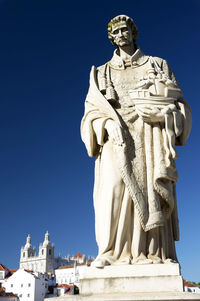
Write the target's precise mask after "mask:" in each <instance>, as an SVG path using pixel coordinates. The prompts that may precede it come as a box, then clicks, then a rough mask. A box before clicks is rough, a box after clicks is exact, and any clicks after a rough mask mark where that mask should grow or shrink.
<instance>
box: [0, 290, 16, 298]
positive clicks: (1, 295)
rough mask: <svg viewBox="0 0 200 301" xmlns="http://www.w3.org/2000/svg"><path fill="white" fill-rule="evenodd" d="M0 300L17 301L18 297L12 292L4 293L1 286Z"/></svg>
mask: <svg viewBox="0 0 200 301" xmlns="http://www.w3.org/2000/svg"><path fill="white" fill-rule="evenodd" d="M0 300H1V301H19V297H18V296H16V295H14V294H13V293H6V292H5V290H4V289H3V288H0Z"/></svg>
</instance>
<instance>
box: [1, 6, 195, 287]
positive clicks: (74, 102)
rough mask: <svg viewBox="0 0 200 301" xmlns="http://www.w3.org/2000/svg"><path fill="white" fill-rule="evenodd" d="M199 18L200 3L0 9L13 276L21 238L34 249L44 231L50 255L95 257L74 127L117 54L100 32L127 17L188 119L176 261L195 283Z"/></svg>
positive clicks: (4, 192)
mask: <svg viewBox="0 0 200 301" xmlns="http://www.w3.org/2000/svg"><path fill="white" fill-rule="evenodd" d="M199 11H200V1H199V0H190V1H181V0H180V1H177V0H168V1H157V0H156V1H147V0H146V1H136V0H123V1H119V0H115V1H104V0H103V1H87V0H86V1H71V0H69V1H67V0H65V1H64V0H48V1H47V0H40V1H38V0H29V1H27V0H24V1H22V0H0V43H1V45H0V104H1V109H0V129H1V130H0V141H1V144H0V201H1V207H0V212H1V214H0V233H1V247H0V262H1V263H3V264H4V265H6V266H7V267H8V268H17V267H18V263H19V255H20V248H21V246H22V245H24V244H25V239H26V236H27V234H29V233H30V234H31V238H32V244H33V245H35V246H36V248H38V244H39V243H40V242H42V241H43V239H44V234H45V232H46V230H49V232H50V237H51V241H52V242H54V243H55V251H56V254H58V253H61V254H62V255H66V254H68V253H69V254H75V253H76V252H82V253H84V254H86V255H94V256H95V255H96V254H97V247H96V242H95V235H94V213H93V200H92V190H93V173H94V171H93V167H94V160H93V159H91V158H89V157H88V156H87V153H86V150H85V147H84V144H83V143H82V141H81V139H80V131H79V128H80V120H81V117H82V115H83V109H84V99H85V95H86V93H87V89H88V80H89V71H90V68H91V66H92V65H93V64H94V65H96V66H98V65H101V64H103V63H105V62H106V61H108V60H109V59H110V58H111V56H112V52H113V50H114V47H113V46H112V45H111V44H110V42H109V40H108V39H107V23H108V21H109V20H110V19H111V18H112V17H114V16H116V15H118V14H127V15H129V16H131V17H132V18H134V19H135V22H136V24H137V26H138V28H139V40H138V44H139V45H140V47H141V48H142V49H143V51H144V52H145V53H147V54H150V55H155V56H160V57H163V58H165V59H167V61H168V62H169V64H170V65H171V67H172V69H173V70H174V72H175V74H176V76H177V78H178V80H179V83H180V85H181V87H182V89H183V92H184V95H185V97H186V99H187V100H188V102H189V103H190V105H191V107H192V110H193V129H192V134H191V136H190V138H189V140H188V143H187V145H186V146H185V147H179V148H178V152H179V159H178V162H177V167H178V171H179V182H178V185H177V194H178V208H179V219H180V231H181V240H180V242H178V243H177V253H178V258H179V260H180V263H181V266H182V273H183V276H184V277H185V278H186V279H187V280H191V281H200V274H199V271H200V259H199V257H200V255H199V254H200V239H199V229H200V197H199V189H198V188H199V185H200V184H199V169H200V162H199V161H200V160H199V156H198V155H199V147H200V142H199V116H200V99H199V86H200V84H199V79H200V78H199V71H198V68H199V53H200V49H199V46H200V35H199V31H200V18H199Z"/></svg>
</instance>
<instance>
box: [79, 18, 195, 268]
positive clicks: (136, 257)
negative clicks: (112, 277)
mask: <svg viewBox="0 0 200 301" xmlns="http://www.w3.org/2000/svg"><path fill="white" fill-rule="evenodd" d="M137 34H138V30H137V27H136V25H135V23H134V21H133V20H132V19H131V18H129V17H128V16H125V15H119V16H117V17H115V18H114V19H112V20H111V21H110V23H109V24H108V37H109V39H110V41H111V42H112V44H113V45H115V46H116V47H117V49H116V50H115V51H114V55H113V57H112V59H111V60H110V61H109V62H107V63H106V64H105V65H103V66H100V67H98V68H95V67H94V66H93V67H92V70H91V75H90V88H89V92H88V95H87V98H86V101H85V114H84V117H83V119H82V123H81V135H82V140H83V141H84V143H85V145H86V148H87V151H88V154H89V156H91V157H92V156H95V184H94V208H95V229H96V240H97V244H98V248H99V252H98V256H97V258H96V259H95V261H94V262H93V265H94V266H95V267H97V268H103V267H104V266H106V265H113V264H114V265H117V264H152V263H174V262H177V257H176V250H175V241H176V240H178V239H179V225H178V216H177V201H176V182H177V171H176V165H175V160H176V159H177V153H176V145H184V144H185V143H186V140H187V138H188V136H189V133H190V130H191V123H192V122H191V110H190V107H189V105H188V104H187V102H186V101H185V100H184V97H183V94H182V92H181V90H180V88H179V85H178V83H177V81H176V78H175V76H174V74H173V72H172V70H171V69H170V67H169V65H168V64H167V62H166V61H165V60H163V59H161V58H159V57H151V56H148V55H145V54H144V53H143V52H142V50H141V49H140V48H139V46H138V45H137V44H136V40H137Z"/></svg>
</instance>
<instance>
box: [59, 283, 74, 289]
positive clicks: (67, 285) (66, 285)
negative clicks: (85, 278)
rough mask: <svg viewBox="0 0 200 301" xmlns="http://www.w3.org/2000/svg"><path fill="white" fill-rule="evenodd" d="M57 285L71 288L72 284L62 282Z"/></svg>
mask: <svg viewBox="0 0 200 301" xmlns="http://www.w3.org/2000/svg"><path fill="white" fill-rule="evenodd" d="M57 287H66V288H71V287H72V288H73V287H74V286H73V285H69V284H65V283H63V284H58V285H57Z"/></svg>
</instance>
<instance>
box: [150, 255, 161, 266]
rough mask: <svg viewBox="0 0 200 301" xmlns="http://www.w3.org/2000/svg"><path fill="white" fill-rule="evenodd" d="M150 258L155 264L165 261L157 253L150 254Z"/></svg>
mask: <svg viewBox="0 0 200 301" xmlns="http://www.w3.org/2000/svg"><path fill="white" fill-rule="evenodd" d="M148 259H150V260H152V262H153V263H155V264H159V263H163V261H162V259H161V258H160V257H158V256H156V255H151V254H149V255H148Z"/></svg>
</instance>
